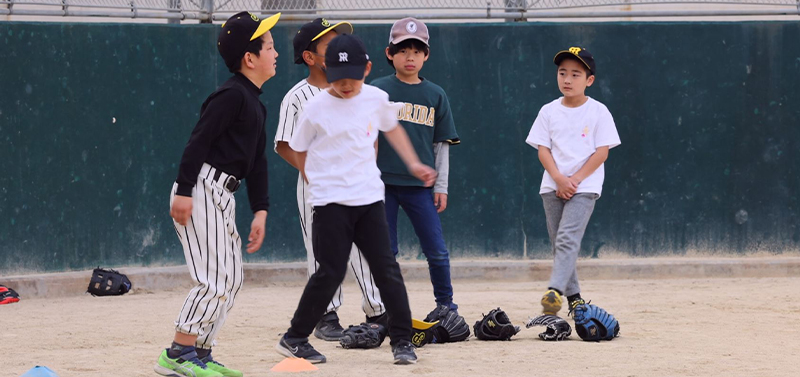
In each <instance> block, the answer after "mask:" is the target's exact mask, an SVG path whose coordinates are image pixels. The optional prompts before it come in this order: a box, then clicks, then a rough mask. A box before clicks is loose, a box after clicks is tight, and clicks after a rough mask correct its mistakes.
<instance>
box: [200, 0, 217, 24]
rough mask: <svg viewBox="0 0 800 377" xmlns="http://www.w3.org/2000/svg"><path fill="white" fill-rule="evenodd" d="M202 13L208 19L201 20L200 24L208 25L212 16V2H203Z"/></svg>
mask: <svg viewBox="0 0 800 377" xmlns="http://www.w3.org/2000/svg"><path fill="white" fill-rule="evenodd" d="M203 13H205V14H206V15H207V16H208V18H205V19H201V20H200V23H201V24H210V23H211V21H213V16H214V0H203Z"/></svg>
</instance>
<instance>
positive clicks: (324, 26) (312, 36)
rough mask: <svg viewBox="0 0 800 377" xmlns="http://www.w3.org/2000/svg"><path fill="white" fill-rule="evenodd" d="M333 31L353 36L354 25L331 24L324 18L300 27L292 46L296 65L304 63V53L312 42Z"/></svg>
mask: <svg viewBox="0 0 800 377" xmlns="http://www.w3.org/2000/svg"><path fill="white" fill-rule="evenodd" d="M331 30H333V31H335V32H336V33H337V34H340V35H341V34H353V25H351V24H350V23H349V22H339V23H337V24H331V23H330V22H328V20H326V19H324V18H317V19H315V20H314V21H311V22H307V23H305V24H303V26H302V27H300V31H298V32H297V34H296V35H295V36H294V40H292V45H293V47H294V64H302V63H303V51H305V50H306V49H308V46H310V45H311V42H314V41H316V40H317V39H319V38H322V36H323V35H325V34H327V33H329V32H330V31H331Z"/></svg>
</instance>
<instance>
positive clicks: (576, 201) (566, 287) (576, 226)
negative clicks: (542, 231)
mask: <svg viewBox="0 0 800 377" xmlns="http://www.w3.org/2000/svg"><path fill="white" fill-rule="evenodd" d="M599 197H600V196H599V195H597V194H594V193H578V194H575V195H574V196H573V197H572V199H570V200H564V199H560V198H558V197H556V193H555V192H548V193H544V194H542V203H543V205H544V215H545V217H547V233H548V234H549V235H550V244H551V245H553V273H552V274H551V275H550V285H549V286H548V287H550V288H555V289H558V290H559V291H560V292H562V293H563V294H564V295H565V296H572V295H574V294H576V293H580V292H581V287H580V285H579V284H578V271H577V269H576V264H577V261H578V253H579V252H580V251H581V240H582V239H583V233H584V232H586V225H587V224H589V218H590V217H592V211H594V203H595V202H596V201H597V198H599Z"/></svg>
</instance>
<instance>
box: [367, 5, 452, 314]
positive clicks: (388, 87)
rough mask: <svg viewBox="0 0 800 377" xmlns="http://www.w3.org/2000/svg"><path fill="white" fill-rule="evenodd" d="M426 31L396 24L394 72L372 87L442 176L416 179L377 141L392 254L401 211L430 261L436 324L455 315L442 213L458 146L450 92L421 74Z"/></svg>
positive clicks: (389, 52)
mask: <svg viewBox="0 0 800 377" xmlns="http://www.w3.org/2000/svg"><path fill="white" fill-rule="evenodd" d="M428 38H429V36H428V27H427V26H425V24H424V23H422V22H420V21H418V20H416V19H414V18H410V17H409V18H404V19H402V20H399V21H397V22H395V23H394V25H393V26H392V31H391V34H390V37H389V46H388V47H387V48H386V58H387V59H388V61H389V64H390V65H392V67H394V69H395V74H393V75H389V76H386V77H382V78H379V79H376V80H375V81H373V82H372V85H374V86H376V87H378V88H380V89H382V90H384V91H385V92H387V93H389V100H390V101H392V102H400V103H404V104H405V106H404V107H403V109H402V110H401V111H400V112H399V113H398V115H397V119H398V120H399V121H400V124H401V125H403V128H404V129H405V130H406V132H407V133H408V137H409V139H411V142H412V144H413V145H414V149H415V150H416V152H417V155H419V158H420V160H421V161H422V162H423V163H424V164H426V165H429V166H435V168H436V172H437V173H438V178H437V179H436V184H435V186H434V188H433V192H431V188H430V187H425V186H424V185H423V183H422V182H421V181H420V180H418V179H417V178H415V177H414V176H412V175H411V174H410V173H409V172H408V169H407V168H406V166H405V165H404V164H403V161H402V160H401V159H400V157H399V156H398V155H397V153H396V152H395V151H394V150H393V149H392V148H391V147H390V145H389V144H388V142H387V141H386V139H385V138H384V137H383V135H380V137H379V138H378V168H380V170H381V179H383V182H384V184H385V186H386V217H387V220H388V223H389V237H390V240H391V246H392V251H393V252H394V254H395V255H397V252H398V250H397V212H398V209H399V207H402V208H403V211H404V212H405V213H406V214H407V215H408V218H409V219H410V220H411V224H412V225H413V226H414V231H415V232H416V233H417V237H418V238H419V241H420V245H421V247H422V252H423V253H424V254H425V257H426V258H427V259H428V269H429V271H430V275H431V283H433V294H434V296H435V298H436V308H435V309H434V310H433V311H432V312H431V313H430V314H428V316H427V317H426V318H425V320H426V321H428V322H430V321H435V320H437V319H438V318H439V317H441V316H443V315H444V314H447V312H448V311H451V310H452V311H456V310H457V309H458V305H456V304H455V303H454V302H453V286H452V284H451V282H450V254H449V253H448V251H447V247H446V246H445V243H444V237H443V235H442V224H441V222H440V221H439V213H441V212H442V211H444V210H445V208H447V179H448V172H449V147H450V145H454V144H458V143H459V139H458V134H457V133H456V129H455V124H454V122H453V115H452V113H451V112H450V102H449V101H448V99H447V94H446V93H445V92H444V90H443V89H442V88H441V87H439V86H438V85H436V84H434V83H432V82H430V81H429V80H426V79H424V78H423V77H420V76H419V71H420V70H421V69H422V66H423V64H424V63H425V62H426V61H427V60H428V57H429V53H430V49H429V46H428Z"/></svg>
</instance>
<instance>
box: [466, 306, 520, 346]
mask: <svg viewBox="0 0 800 377" xmlns="http://www.w3.org/2000/svg"><path fill="white" fill-rule="evenodd" d="M474 330H475V336H476V337H478V339H480V340H510V339H511V337H512V336H514V335H515V334H516V333H518V332H519V326H514V325H512V324H511V320H509V319H508V315H506V312H504V311H502V310H501V309H500V308H497V309H492V310H490V311H489V314H486V315H484V316H483V318H482V319H481V320H480V321H477V322H475V326H474Z"/></svg>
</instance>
